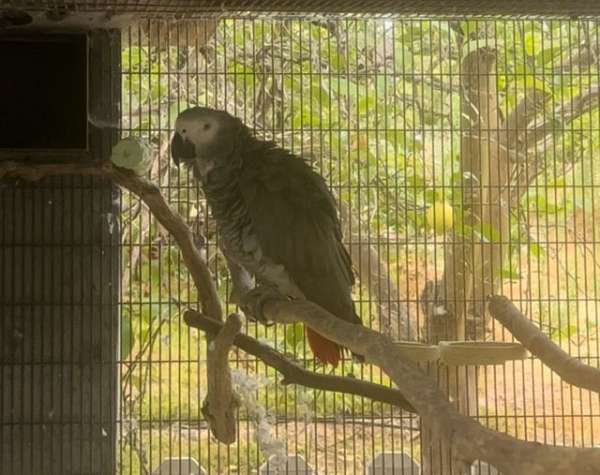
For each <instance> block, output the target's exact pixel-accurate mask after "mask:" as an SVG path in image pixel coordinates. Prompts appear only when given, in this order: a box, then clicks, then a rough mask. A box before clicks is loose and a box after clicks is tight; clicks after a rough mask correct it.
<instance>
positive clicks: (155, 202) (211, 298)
mask: <svg viewBox="0 0 600 475" xmlns="http://www.w3.org/2000/svg"><path fill="white" fill-rule="evenodd" d="M59 175H86V176H104V177H107V178H110V179H112V180H113V181H114V182H115V183H117V184H118V185H120V186H122V187H124V188H127V189H128V190H130V191H132V192H133V193H135V194H136V195H138V196H139V197H140V198H141V199H142V201H144V203H146V205H147V206H148V208H149V209H150V211H152V214H153V215H154V216H155V218H156V219H157V220H158V221H159V222H160V224H162V225H163V227H164V228H165V229H167V230H168V231H169V233H170V234H171V235H172V236H173V238H174V239H175V242H176V243H177V244H178V246H179V249H180V250H181V254H182V256H183V260H184V262H185V265H186V266H187V268H188V269H189V271H190V274H191V276H192V279H193V281H194V284H195V286H196V288H197V289H198V294H199V295H198V297H199V298H200V302H201V304H202V311H203V312H204V313H205V314H206V315H210V316H211V317H213V318H216V319H219V320H223V309H222V306H221V301H220V299H219V295H218V294H217V289H216V287H215V285H214V283H213V279H212V276H211V274H210V271H209V270H208V267H207V265H206V263H205V262H204V260H203V259H202V256H201V255H200V253H199V251H198V249H197V247H196V245H195V244H194V238H193V234H192V231H191V230H190V228H189V227H188V226H187V224H186V223H185V221H184V220H183V218H182V217H181V216H179V214H177V213H176V212H175V211H173V210H172V209H171V207H170V206H169V205H168V203H167V202H166V201H165V199H164V198H163V196H162V194H161V193H160V188H158V187H157V186H156V185H155V184H154V183H152V182H151V181H149V180H147V179H146V178H143V177H140V176H137V175H135V174H134V173H133V172H130V171H128V170H123V169H120V168H117V167H115V166H113V165H112V163H111V162H108V161H90V162H84V161H80V162H65V163H34V162H14V161H6V162H0V178H2V177H19V178H22V179H25V180H29V181H36V180H39V179H41V178H44V177H48V176H59Z"/></svg>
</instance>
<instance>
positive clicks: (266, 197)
mask: <svg viewBox="0 0 600 475" xmlns="http://www.w3.org/2000/svg"><path fill="white" fill-rule="evenodd" d="M246 163H247V162H246ZM240 187H241V191H242V195H243V198H244V201H245V203H246V206H247V209H248V210H249V214H250V218H251V221H252V227H253V231H254V233H255V235H256V236H257V238H258V241H259V244H260V247H261V250H262V252H263V253H264V254H265V255H266V256H267V257H269V258H271V259H272V260H273V261H274V262H275V263H278V264H282V265H283V266H284V267H285V269H286V271H287V273H288V274H289V275H290V277H291V278H292V279H293V281H294V282H295V283H296V285H298V287H299V288H300V290H302V292H303V293H304V295H305V296H306V298H308V299H309V300H312V301H313V302H315V303H317V304H319V305H321V306H322V307H323V308H325V309H326V310H328V311H330V312H331V313H333V314H334V315H336V316H337V317H339V318H342V319H344V320H346V321H350V322H354V323H360V319H359V317H358V316H357V315H356V312H355V310H354V304H353V302H352V298H351V287H352V285H353V284H354V274H353V272H352V263H351V260H350V256H349V255H348V251H347V250H346V248H345V247H344V245H343V244H342V232H341V225H340V221H339V218H338V214H337V209H336V206H335V200H334V198H333V195H332V194H331V192H330V191H329V189H328V188H327V185H326V183H325V181H324V180H323V178H322V177H321V176H319V175H318V174H317V173H315V172H314V171H313V170H312V169H311V168H310V167H309V166H308V165H307V164H306V163H305V162H304V161H303V160H302V159H300V158H298V157H294V156H290V155H289V154H288V153H287V152H286V151H284V150H281V149H274V150H272V151H269V156H267V157H263V158H262V159H261V160H253V161H252V162H250V163H247V164H246V165H245V168H244V170H243V173H242V180H241V182H240Z"/></svg>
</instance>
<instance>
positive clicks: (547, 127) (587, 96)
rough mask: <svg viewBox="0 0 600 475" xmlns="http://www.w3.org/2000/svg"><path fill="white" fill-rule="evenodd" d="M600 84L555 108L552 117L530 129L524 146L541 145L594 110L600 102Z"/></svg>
mask: <svg viewBox="0 0 600 475" xmlns="http://www.w3.org/2000/svg"><path fill="white" fill-rule="evenodd" d="M599 99H600V86H598V85H597V86H593V87H590V88H588V89H587V90H585V91H584V92H582V93H581V94H580V95H578V96H575V97H572V98H571V99H569V100H567V101H566V102H565V103H564V104H560V105H559V106H557V107H556V108H555V109H554V112H553V113H552V115H551V117H550V118H549V119H547V120H545V121H543V122H542V123H541V124H540V125H539V126H537V127H534V128H532V129H528V130H527V132H526V135H527V138H526V139H525V140H523V142H524V147H525V148H527V149H531V148H532V147H540V146H541V145H542V144H543V143H544V141H545V140H546V139H547V138H548V137H549V136H551V135H552V134H554V133H556V132H562V131H563V130H565V129H566V126H567V125H568V124H570V123H571V122H573V121H574V120H575V119H577V118H578V117H581V116H582V115H583V114H585V113H587V112H590V111H592V110H593V109H594V108H596V107H598V105H599V104H600V102H599Z"/></svg>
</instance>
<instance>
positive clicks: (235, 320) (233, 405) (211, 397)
mask: <svg viewBox="0 0 600 475" xmlns="http://www.w3.org/2000/svg"><path fill="white" fill-rule="evenodd" d="M241 328H242V320H241V319H240V317H239V315H237V314H235V313H234V314H231V315H229V318H227V321H226V322H225V324H224V325H223V326H222V327H221V329H220V330H219V332H218V333H217V335H216V337H215V338H214V339H209V344H208V354H207V358H206V366H207V375H208V382H207V387H208V390H207V394H206V399H205V400H204V403H203V404H202V414H203V415H204V417H205V418H206V420H207V421H208V424H209V426H210V430H211V432H212V434H213V435H214V436H215V437H216V438H217V440H219V441H220V442H222V443H224V444H233V443H234V442H235V438H236V437H235V436H236V433H237V420H236V417H235V416H236V410H237V408H238V407H239V399H238V396H237V395H236V394H235V392H234V391H233V387H232V385H231V370H230V368H229V350H230V349H231V346H232V345H233V341H234V340H235V338H236V336H237V335H238V334H239V332H240V330H241Z"/></svg>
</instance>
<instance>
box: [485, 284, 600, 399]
mask: <svg viewBox="0 0 600 475" xmlns="http://www.w3.org/2000/svg"><path fill="white" fill-rule="evenodd" d="M488 309H489V311H490V314H491V315H492V317H494V318H495V319H496V320H498V321H499V322H500V323H501V324H502V325H504V326H505V327H506V329H507V330H508V331H509V332H511V333H512V334H513V336H514V337H515V338H516V339H517V340H519V341H520V342H521V343H522V344H523V346H524V347H525V348H527V349H528V350H529V351H531V353H532V354H534V355H535V356H536V357H538V358H539V359H540V360H541V361H542V363H544V364H545V365H546V366H548V367H549V368H550V369H552V370H553V371H554V372H556V374H558V375H559V376H560V377H561V378H562V379H563V380H564V381H565V382H567V383H569V384H572V385H574V386H577V387H579V388H583V389H589V390H590V391H595V392H597V393H599V394H600V369H598V368H594V367H592V366H588V365H586V364H584V363H582V362H581V361H579V360H578V359H577V358H573V357H572V356H570V355H569V354H568V353H566V352H564V351H563V350H562V349H561V348H560V347H559V346H558V345H556V344H554V343H553V342H552V340H550V338H548V337H547V336H546V335H545V334H544V333H543V332H542V331H541V330H540V329H539V328H538V327H536V326H535V325H534V324H533V323H532V322H531V321H530V320H529V319H528V318H527V317H525V315H523V314H522V313H521V312H520V310H519V309H518V308H517V307H516V306H515V305H514V304H513V303H512V302H511V301H510V300H508V299H507V298H506V297H503V296H500V295H494V296H492V297H490V301H489V306H488Z"/></svg>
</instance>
